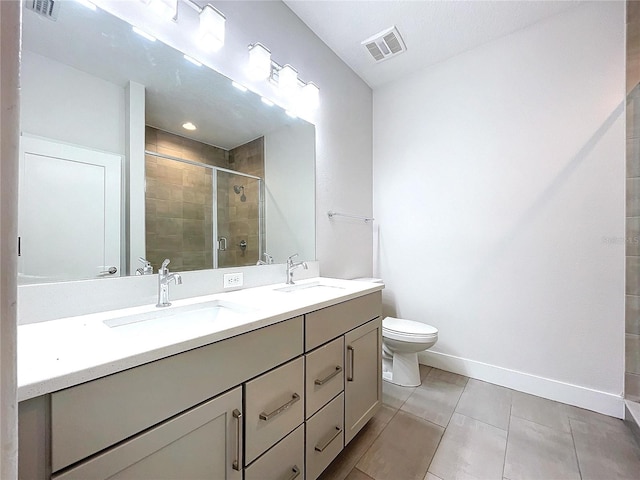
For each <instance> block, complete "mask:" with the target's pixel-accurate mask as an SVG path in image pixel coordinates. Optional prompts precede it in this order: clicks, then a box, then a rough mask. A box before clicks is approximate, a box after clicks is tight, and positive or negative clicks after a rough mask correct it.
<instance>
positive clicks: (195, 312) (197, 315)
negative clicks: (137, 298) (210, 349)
mask: <svg viewBox="0 0 640 480" xmlns="http://www.w3.org/2000/svg"><path fill="white" fill-rule="evenodd" d="M255 311H256V310H255V309H253V308H250V307H247V306H245V305H241V304H238V303H234V302H228V301H225V300H213V301H211V302H203V303H194V304H193V305H184V306H181V307H173V308H172V307H167V308H158V309H156V310H153V311H151V312H146V313H141V314H137V315H127V316H123V317H116V318H110V319H108V320H104V321H103V323H104V324H105V325H107V326H108V327H110V328H117V329H123V328H126V327H127V326H132V327H140V326H142V324H145V326H147V325H148V326H153V327H154V328H155V327H162V326H167V327H169V326H175V325H184V326H194V325H202V324H210V323H214V322H222V321H225V320H238V319H239V318H240V317H242V316H244V315H247V314H249V313H253V312H255Z"/></svg>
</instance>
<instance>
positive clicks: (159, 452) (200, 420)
mask: <svg viewBox="0 0 640 480" xmlns="http://www.w3.org/2000/svg"><path fill="white" fill-rule="evenodd" d="M241 409H242V389H241V388H240V387H238V388H236V389H235V390H232V391H230V392H227V393H225V394H224V395H221V396H219V397H218V398H215V399H213V400H210V401H209V402H206V403H204V404H202V405H200V406H198V407H196V408H193V409H192V410H189V411H188V412H185V413H183V414H181V415H178V416H177V417H175V418H173V419H171V420H169V421H167V422H165V423H163V424H161V425H159V426H157V427H155V428H152V429H150V430H148V431H147V432H145V433H143V434H140V435H138V436H136V437H134V438H132V439H130V440H127V441H126V442H124V443H122V444H120V445H118V446H116V447H114V448H112V449H110V450H107V451H105V452H103V453H101V454H99V455H96V456H94V457H92V458H91V459H90V460H87V461H86V462H84V463H81V464H79V465H78V466H75V467H73V468H71V469H70V470H67V471H65V472H64V473H61V474H59V475H54V476H53V479H54V480H74V479H77V480H88V479H95V480H97V479H107V478H108V479H111V480H157V479H160V478H176V479H177V478H179V479H181V480H189V479H192V480H198V479H202V478H216V479H226V480H241V479H242V468H241V466H242V458H241V455H242V443H241V442H242V438H241V437H239V436H238V433H240V434H241V432H242V424H241V423H239V422H242V416H241V415H239V413H240V411H241Z"/></svg>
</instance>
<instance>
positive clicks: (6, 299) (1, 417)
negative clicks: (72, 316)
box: [0, 2, 20, 479]
mask: <svg viewBox="0 0 640 480" xmlns="http://www.w3.org/2000/svg"><path fill="white" fill-rule="evenodd" d="M19 19H20V8H19V3H18V2H0V24H1V25H2V29H0V72H1V74H0V478H3V479H13V478H16V477H17V469H18V462H17V451H18V438H17V430H18V428H17V427H18V412H17V410H18V409H17V402H16V278H17V258H18V257H17V245H16V236H17V231H18V228H17V199H18V120H19V119H18V114H19V109H18V48H19V45H20V43H19V42H20V29H19V26H20V22H19Z"/></svg>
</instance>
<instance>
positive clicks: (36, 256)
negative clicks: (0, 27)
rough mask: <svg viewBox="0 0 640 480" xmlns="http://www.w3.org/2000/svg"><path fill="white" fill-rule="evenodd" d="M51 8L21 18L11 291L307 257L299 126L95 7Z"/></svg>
mask: <svg viewBox="0 0 640 480" xmlns="http://www.w3.org/2000/svg"><path fill="white" fill-rule="evenodd" d="M55 13H56V14H55V18H50V17H48V16H46V15H42V14H40V13H36V12H34V11H32V10H29V9H28V8H23V34H22V35H23V38H22V56H21V105H20V106H21V153H20V191H19V235H20V246H19V249H20V258H19V283H21V284H28V283H43V282H56V281H68V280H79V279H91V278H100V277H113V276H121V275H133V274H136V273H141V272H142V270H140V271H138V267H140V269H142V267H143V264H142V263H138V257H143V258H146V259H147V260H148V261H150V262H151V264H152V266H153V267H154V272H155V271H157V268H158V266H159V264H160V263H161V262H162V260H163V259H164V258H170V259H171V267H172V269H173V270H177V271H184V270H201V269H209V268H216V267H233V266H247V265H256V264H258V263H259V262H267V261H271V258H272V259H273V261H274V262H275V263H282V262H284V261H285V259H286V257H287V256H288V255H291V254H294V253H299V254H300V257H301V258H303V259H306V260H313V259H315V128H314V126H313V125H312V124H310V123H308V122H305V121H304V120H301V119H299V118H295V117H291V116H289V115H288V114H287V113H286V112H285V111H284V110H283V109H282V108H280V107H278V106H275V105H268V103H265V102H264V101H263V99H261V98H260V97H259V96H258V95H256V94H254V93H252V92H250V91H241V90H239V89H238V88H236V87H234V86H233V85H232V81H231V80H230V79H228V78H226V77H224V76H222V75H220V74H219V73H217V72H215V71H213V70H211V69H209V68H207V67H205V66H201V65H200V66H199V65H197V63H193V62H192V61H190V59H189V58H185V56H184V55H183V54H182V53H181V52H178V51H176V50H174V49H173V48H171V47H168V46H167V45H164V44H163V43H161V42H160V41H150V40H148V39H146V38H144V37H142V36H140V35H138V34H137V33H135V32H134V31H133V30H132V27H131V26H130V25H128V24H127V23H125V22H123V21H122V20H120V19H118V18H115V17H114V16H112V15H110V14H108V13H106V12H104V11H102V10H100V9H98V10H96V11H91V10H89V9H86V8H85V7H83V6H82V5H80V4H78V3H77V2H71V1H69V2H58V10H57V11H56V12H55ZM238 61H246V59H244V58H239V59H238ZM190 124H191V125H190ZM185 125H186V127H189V128H191V129H187V128H185ZM192 125H193V126H195V130H194V129H193V128H192ZM265 254H268V256H267V255H265ZM256 268H260V267H259V266H257V267H256Z"/></svg>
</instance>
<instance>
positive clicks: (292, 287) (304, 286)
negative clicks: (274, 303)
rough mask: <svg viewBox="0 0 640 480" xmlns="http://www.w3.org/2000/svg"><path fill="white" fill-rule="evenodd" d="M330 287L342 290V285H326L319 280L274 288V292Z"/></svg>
mask: <svg viewBox="0 0 640 480" xmlns="http://www.w3.org/2000/svg"><path fill="white" fill-rule="evenodd" d="M321 288H322V289H326V288H328V289H332V290H344V287H338V286H337V285H327V284H326V283H321V282H319V281H315V282H309V283H299V284H296V285H287V286H286V287H280V288H275V289H274V290H275V291H276V292H287V293H291V292H300V291H310V290H317V289H321Z"/></svg>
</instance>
